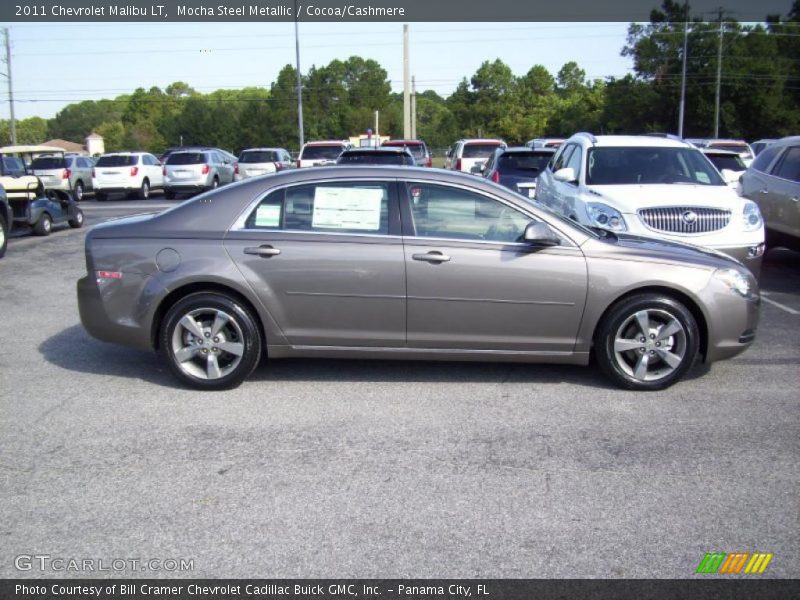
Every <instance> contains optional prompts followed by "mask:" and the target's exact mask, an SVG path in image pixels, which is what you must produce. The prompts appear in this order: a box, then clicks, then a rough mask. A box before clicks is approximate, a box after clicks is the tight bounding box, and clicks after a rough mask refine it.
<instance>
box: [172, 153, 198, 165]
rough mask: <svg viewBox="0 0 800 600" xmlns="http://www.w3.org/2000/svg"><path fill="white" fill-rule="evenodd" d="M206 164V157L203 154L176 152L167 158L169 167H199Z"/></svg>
mask: <svg viewBox="0 0 800 600" xmlns="http://www.w3.org/2000/svg"><path fill="white" fill-rule="evenodd" d="M204 162H206V155H205V154H203V153H202V152H175V153H174V154H170V155H169V158H167V164H168V165H199V164H200V163H204Z"/></svg>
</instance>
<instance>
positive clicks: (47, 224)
mask: <svg viewBox="0 0 800 600" xmlns="http://www.w3.org/2000/svg"><path fill="white" fill-rule="evenodd" d="M52 231H53V219H51V218H50V215H48V214H47V213H44V214H42V216H41V217H39V220H38V221H36V225H34V226H33V233H35V234H36V235H50V233H51V232H52Z"/></svg>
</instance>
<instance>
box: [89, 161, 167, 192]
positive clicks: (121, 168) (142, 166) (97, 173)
mask: <svg viewBox="0 0 800 600" xmlns="http://www.w3.org/2000/svg"><path fill="white" fill-rule="evenodd" d="M92 181H93V185H94V189H95V194H94V195H95V198H96V199H97V200H98V201H103V200H106V199H107V198H108V197H109V196H110V195H111V194H117V193H122V194H125V195H126V196H127V197H129V198H131V197H138V198H140V199H141V200H147V199H148V198H149V197H150V191H151V190H152V189H154V188H162V187H164V174H163V170H162V167H161V163H160V162H159V161H158V159H157V158H156V157H155V156H154V155H152V154H148V153H147V152H113V153H109V154H104V155H103V156H101V157H100V158H99V159H98V160H97V164H96V165H95V166H94V169H93V170H92Z"/></svg>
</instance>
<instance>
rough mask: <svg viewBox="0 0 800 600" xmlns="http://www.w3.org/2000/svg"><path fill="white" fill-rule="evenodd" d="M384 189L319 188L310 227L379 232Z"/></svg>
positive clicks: (315, 191)
mask: <svg viewBox="0 0 800 600" xmlns="http://www.w3.org/2000/svg"><path fill="white" fill-rule="evenodd" d="M382 201H383V188H351V187H317V188H316V189H315V190H314V216H313V217H312V222H311V225H312V227H315V228H320V229H356V230H361V231H378V230H379V229H380V226H381V202H382Z"/></svg>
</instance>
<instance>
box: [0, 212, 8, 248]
mask: <svg viewBox="0 0 800 600" xmlns="http://www.w3.org/2000/svg"><path fill="white" fill-rule="evenodd" d="M6 248H8V225H7V224H6V220H5V219H4V218H3V216H2V215H0V258H3V256H5V254H6Z"/></svg>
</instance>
